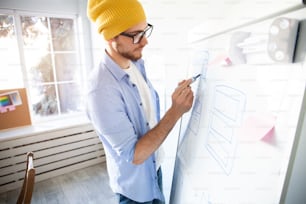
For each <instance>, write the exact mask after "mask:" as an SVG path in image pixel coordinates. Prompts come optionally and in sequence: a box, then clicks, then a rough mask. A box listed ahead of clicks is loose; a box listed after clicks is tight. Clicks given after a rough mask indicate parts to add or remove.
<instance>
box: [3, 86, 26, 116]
mask: <svg viewBox="0 0 306 204" xmlns="http://www.w3.org/2000/svg"><path fill="white" fill-rule="evenodd" d="M21 104H22V101H21V97H20V94H19V92H18V91H12V92H6V93H2V94H0V113H6V112H7V111H14V110H15V109H16V106H19V105H21Z"/></svg>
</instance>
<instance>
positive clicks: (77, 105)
mask: <svg viewBox="0 0 306 204" xmlns="http://www.w3.org/2000/svg"><path fill="white" fill-rule="evenodd" d="M58 87H59V96H60V106H61V112H62V113H70V112H76V111H80V110H81V109H82V107H84V101H83V100H84V97H82V96H81V94H80V93H81V89H80V88H81V87H80V86H79V85H78V84H69V83H68V84H60V85H59V86H58Z"/></svg>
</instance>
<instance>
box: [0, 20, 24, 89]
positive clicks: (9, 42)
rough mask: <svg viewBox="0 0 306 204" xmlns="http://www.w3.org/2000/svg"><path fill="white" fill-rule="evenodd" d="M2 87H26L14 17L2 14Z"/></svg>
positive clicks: (0, 34) (0, 69)
mask: <svg viewBox="0 0 306 204" xmlns="http://www.w3.org/2000/svg"><path fill="white" fill-rule="evenodd" d="M0 56H1V60H0V89H13V88H20V87H24V84H23V77H22V71H21V66H20V60H19V59H20V57H19V51H18V45H17V38H16V35H15V26H14V17H13V16H12V15H1V14H0Z"/></svg>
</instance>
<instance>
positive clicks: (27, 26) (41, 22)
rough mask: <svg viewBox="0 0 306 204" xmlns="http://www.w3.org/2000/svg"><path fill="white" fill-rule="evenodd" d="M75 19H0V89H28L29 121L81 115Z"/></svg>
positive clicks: (9, 16) (13, 15)
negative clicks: (66, 115)
mask: <svg viewBox="0 0 306 204" xmlns="http://www.w3.org/2000/svg"><path fill="white" fill-rule="evenodd" d="M76 22H77V21H76V17H67V16H65V17H61V16H55V17H53V16H45V15H33V14H30V15H29V14H22V13H18V12H15V13H8V14H0V56H2V57H1V58H3V59H1V60H0V72H1V74H0V89H11V88H19V87H27V88H28V94H29V96H28V97H29V102H30V104H31V107H30V108H31V111H32V116H33V117H34V119H40V118H41V116H59V115H63V114H69V113H76V112H80V111H82V110H83V104H84V103H83V101H82V99H81V98H82V97H81V95H82V94H81V93H82V87H83V86H82V81H83V80H82V74H81V73H82V67H81V62H80V57H79V43H78V40H77V39H78V36H77V34H78V32H77V23H76Z"/></svg>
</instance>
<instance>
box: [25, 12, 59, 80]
mask: <svg viewBox="0 0 306 204" xmlns="http://www.w3.org/2000/svg"><path fill="white" fill-rule="evenodd" d="M21 24H22V37H23V44H24V56H25V64H26V69H27V72H28V78H29V79H30V81H31V83H43V82H53V81H54V74H53V68H52V67H53V65H52V58H51V55H50V51H49V50H50V43H49V31H48V21H47V18H45V17H35V16H22V17H21Z"/></svg>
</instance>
